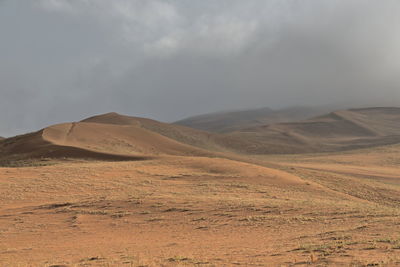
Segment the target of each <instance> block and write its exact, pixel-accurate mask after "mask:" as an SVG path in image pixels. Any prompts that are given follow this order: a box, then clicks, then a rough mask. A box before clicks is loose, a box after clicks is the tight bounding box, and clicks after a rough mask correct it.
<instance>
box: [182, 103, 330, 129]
mask: <svg viewBox="0 0 400 267" xmlns="http://www.w3.org/2000/svg"><path fill="white" fill-rule="evenodd" d="M332 110H333V109H332V108H329V107H321V108H316V107H314V108H312V107H292V108H286V109H280V110H273V109H270V108H259V109H251V110H241V111H227V112H218V113H209V114H204V115H199V116H194V117H189V118H186V119H183V120H180V121H177V122H175V124H179V125H183V126H187V127H191V128H195V129H199V130H204V131H210V132H217V133H227V132H232V131H237V130H241V129H246V128H250V127H257V126H264V125H266V124H274V123H281V122H294V121H299V120H305V119H308V118H311V117H314V116H317V115H321V114H324V113H327V112H330V111H332Z"/></svg>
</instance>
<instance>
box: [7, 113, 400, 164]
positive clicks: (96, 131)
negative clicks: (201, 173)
mask: <svg viewBox="0 0 400 267" xmlns="http://www.w3.org/2000/svg"><path fill="white" fill-rule="evenodd" d="M399 142H400V108H368V109H351V110H343V111H336V112H332V113H329V114H327V115H324V116H319V117H316V118H313V119H308V120H304V121H299V122H292V123H279V124H272V125H266V126H262V127H252V128H247V129H244V130H241V131H236V132H233V133H227V134H219V133H209V132H205V131H201V130H197V129H192V128H189V127H185V126H180V125H175V124H168V123H162V122H158V121H155V120H151V119H145V118H138V117H129V116H124V115H120V114H117V113H107V114H104V115H99V116H95V117H91V118H88V119H85V120H83V121H81V122H74V123H64V124H58V125H53V126H50V127H47V128H45V129H43V130H41V131H39V132H36V133H31V134H26V135H22V136H16V137H13V138H8V139H5V140H3V141H2V142H1V143H0V158H2V159H13V157H16V158H38V157H58V158H60V157H74V158H76V157H78V158H79V157H80V158H101V159H143V158H147V157H152V156H159V155H181V156H183V155H184V156H215V155H217V154H218V155H219V156H221V155H222V154H221V153H228V154H231V155H232V154H235V153H236V154H290V153H307V152H327V151H340V150H349V149H355V148H363V147H372V146H379V145H387V144H394V143H399ZM216 153H217V154H216Z"/></svg>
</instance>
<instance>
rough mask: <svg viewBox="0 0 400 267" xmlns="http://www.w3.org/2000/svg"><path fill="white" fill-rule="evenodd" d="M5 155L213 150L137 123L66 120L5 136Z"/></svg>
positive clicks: (130, 155) (119, 155) (139, 155)
mask: <svg viewBox="0 0 400 267" xmlns="http://www.w3.org/2000/svg"><path fill="white" fill-rule="evenodd" d="M0 148H1V150H0V151H1V152H0V154H1V155H2V158H10V157H11V158H12V157H13V156H15V157H17V158H38V157H55V158H60V157H72V158H97V159H115V160H119V159H126V160H129V159H144V158H147V157H150V156H155V155H196V156H210V155H211V153H209V152H207V151H206V150H202V149H200V148H196V147H192V146H190V145H186V144H183V143H179V142H177V141H175V140H172V139H170V138H167V137H165V136H162V135H159V134H157V133H154V132H152V131H149V130H146V129H144V128H141V127H138V126H137V125H133V124H132V125H116V124H101V123H86V122H77V123H64V124H58V125H53V126H50V127H47V128H45V129H43V130H41V131H39V132H36V133H31V134H26V135H22V136H17V137H13V138H9V139H6V140H4V141H3V142H2V143H1V144H0Z"/></svg>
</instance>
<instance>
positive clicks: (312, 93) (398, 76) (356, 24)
mask: <svg viewBox="0 0 400 267" xmlns="http://www.w3.org/2000/svg"><path fill="white" fill-rule="evenodd" d="M399 14H400V1H398V0H382V1H376V0H375V1H372V0H301V1H300V0H246V1H244V0H202V1H195V0H193V1H188V0H112V1H110V0H29V1H27V0H0V136H11V135H14V134H19V133H24V132H26V131H32V130H37V129H39V128H42V127H44V126H46V125H49V124H53V123H58V122H63V121H74V120H80V119H82V118H84V117H87V116H90V115H94V114H99V113H105V112H109V111H117V112H120V113H124V114H129V115H136V116H144V117H150V118H154V119H158V120H162V121H174V120H177V119H181V118H183V117H186V116H190V115H195V114H198V113H207V112H212V111H220V110H226V109H244V108H252V107H263V106H269V107H272V108H281V107H287V106H293V105H296V106H299V105H318V106H320V105H328V104H329V105H332V104H333V105H351V106H361V105H371V106H377V105H396V106H398V105H400V103H399V101H400V86H399V85H400V16H399Z"/></svg>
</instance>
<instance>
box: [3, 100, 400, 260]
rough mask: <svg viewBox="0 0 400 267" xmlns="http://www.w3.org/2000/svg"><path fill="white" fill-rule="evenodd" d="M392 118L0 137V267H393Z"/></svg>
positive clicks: (136, 126)
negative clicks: (222, 129) (229, 129)
mask: <svg viewBox="0 0 400 267" xmlns="http://www.w3.org/2000/svg"><path fill="white" fill-rule="evenodd" d="M399 110H400V109H397V108H379V109H377V108H373V109H362V110H347V111H339V112H334V113H330V114H328V115H323V116H320V117H313V118H312V119H307V120H302V121H296V122H286V120H285V122H282V123H279V122H277V123H274V124H272V125H268V126H262V125H260V126H258V125H254V123H252V125H251V127H250V128H247V127H248V124H249V123H248V122H246V127H244V128H241V127H240V125H237V124H236V125H234V127H233V128H235V131H233V132H228V133H226V132H224V133H218V131H215V132H213V133H211V132H205V131H203V130H198V129H194V128H189V127H187V126H189V125H186V126H180V125H177V124H165V123H160V122H156V121H152V120H148V119H141V118H134V117H127V116H122V115H119V114H116V113H109V114H105V115H101V116H96V117H92V118H89V119H86V120H83V121H82V122H76V123H67V124H61V125H55V126H51V127H48V128H46V129H43V130H41V131H39V132H36V133H31V134H27V135H22V136H18V137H13V138H7V139H4V140H2V141H0V162H1V167H0V203H1V207H0V266H306V265H314V266H398V265H400V220H399V219H400V175H399V165H400V144H397V143H398V140H399V136H400V131H399V129H398V126H397V125H398V124H396V122H399V121H400V111H399ZM219 116H220V115H219ZM274 116H276V115H274ZM224 127H226V126H224ZM238 129H240V130H238ZM264 140H268V141H264ZM289 152H291V153H289Z"/></svg>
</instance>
